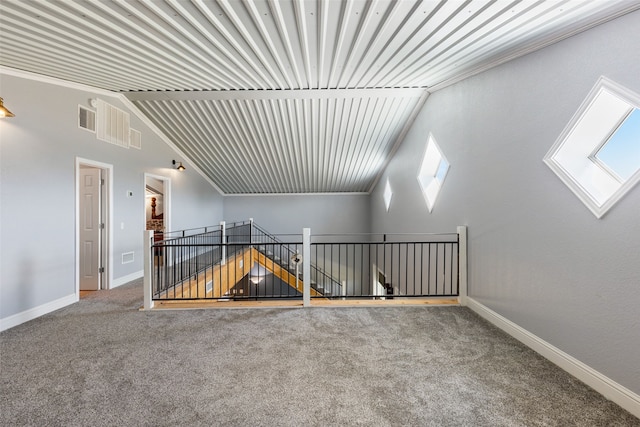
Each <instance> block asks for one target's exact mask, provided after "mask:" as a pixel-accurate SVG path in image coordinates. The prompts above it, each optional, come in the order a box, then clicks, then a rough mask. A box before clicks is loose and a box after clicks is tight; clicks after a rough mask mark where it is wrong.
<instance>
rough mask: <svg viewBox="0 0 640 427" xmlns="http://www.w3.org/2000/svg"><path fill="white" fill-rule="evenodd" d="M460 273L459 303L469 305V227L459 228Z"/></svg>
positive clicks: (462, 226) (461, 226)
mask: <svg viewBox="0 0 640 427" xmlns="http://www.w3.org/2000/svg"><path fill="white" fill-rule="evenodd" d="M458 245H459V246H458V251H459V255H458V270H459V271H458V273H459V274H460V283H459V284H458V286H459V287H460V292H459V296H458V302H459V303H460V305H467V256H468V255H467V226H466V225H460V226H458Z"/></svg>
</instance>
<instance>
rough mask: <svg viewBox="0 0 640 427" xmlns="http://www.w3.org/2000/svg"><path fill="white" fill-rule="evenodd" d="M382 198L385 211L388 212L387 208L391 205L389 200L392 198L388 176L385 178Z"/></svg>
mask: <svg viewBox="0 0 640 427" xmlns="http://www.w3.org/2000/svg"><path fill="white" fill-rule="evenodd" d="M382 199H383V200H384V206H385V208H387V212H389V208H390V207H391V200H392V199H393V189H392V188H391V182H389V178H387V183H386V184H385V185H384V192H383V194H382Z"/></svg>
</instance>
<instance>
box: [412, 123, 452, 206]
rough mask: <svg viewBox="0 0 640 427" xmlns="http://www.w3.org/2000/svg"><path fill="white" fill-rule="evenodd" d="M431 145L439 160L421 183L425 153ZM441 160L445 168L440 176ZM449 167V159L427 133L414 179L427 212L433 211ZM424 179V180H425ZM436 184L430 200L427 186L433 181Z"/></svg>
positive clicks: (425, 159) (426, 153)
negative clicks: (435, 189)
mask: <svg viewBox="0 0 640 427" xmlns="http://www.w3.org/2000/svg"><path fill="white" fill-rule="evenodd" d="M431 145H433V147H434V148H435V150H436V152H437V153H438V155H439V156H440V161H439V162H438V164H437V165H436V168H435V171H434V172H433V174H431V173H429V174H428V175H427V178H430V180H429V182H428V183H426V184H425V183H423V179H422V170H423V169H424V166H425V162H426V161H427V155H428V154H429V146H431ZM442 162H445V163H446V165H447V167H446V168H445V171H444V173H443V174H442V177H441V178H440V177H439V176H438V175H439V172H440V168H441V165H442ZM450 168H451V163H450V162H449V160H448V159H447V158H446V156H445V155H444V152H443V151H442V149H441V148H440V146H439V145H438V143H437V141H436V139H435V138H434V137H433V134H431V133H429V137H428V138H427V145H426V146H425V149H424V154H423V156H422V161H421V162H420V169H418V175H417V176H416V179H417V180H418V184H419V185H420V189H421V190H422V195H423V197H424V201H425V203H426V205H427V209H429V213H431V212H432V211H433V207H434V206H435V204H436V201H437V200H438V196H439V195H440V192H441V191H442V187H443V185H444V182H445V180H446V179H447V175H448V174H449V169H450ZM425 181H426V180H425ZM434 182H435V184H436V185H437V187H438V188H437V191H436V193H435V195H433V200H431V198H430V196H429V194H428V192H429V188H430V187H431V185H432V183H434Z"/></svg>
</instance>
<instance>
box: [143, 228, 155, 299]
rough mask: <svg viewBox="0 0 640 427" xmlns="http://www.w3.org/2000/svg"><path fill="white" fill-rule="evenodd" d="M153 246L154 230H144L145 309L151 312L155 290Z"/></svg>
mask: <svg viewBox="0 0 640 427" xmlns="http://www.w3.org/2000/svg"><path fill="white" fill-rule="evenodd" d="M152 245H153V230H144V247H143V249H142V250H143V251H144V279H143V283H144V307H143V308H144V309H145V310H151V309H152V308H153V299H151V293H152V291H153V289H152V288H151V287H152V286H153V281H152V280H151V277H152V274H153V256H152V255H151V246H152Z"/></svg>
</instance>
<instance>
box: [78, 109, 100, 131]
mask: <svg viewBox="0 0 640 427" xmlns="http://www.w3.org/2000/svg"><path fill="white" fill-rule="evenodd" d="M78 126H79V127H80V128H81V129H85V130H88V131H89V132H95V131H96V112H95V111H93V110H90V109H88V108H85V107H83V106H82V105H78Z"/></svg>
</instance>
